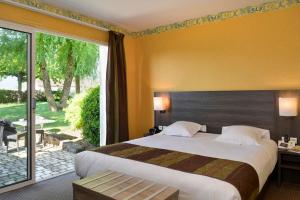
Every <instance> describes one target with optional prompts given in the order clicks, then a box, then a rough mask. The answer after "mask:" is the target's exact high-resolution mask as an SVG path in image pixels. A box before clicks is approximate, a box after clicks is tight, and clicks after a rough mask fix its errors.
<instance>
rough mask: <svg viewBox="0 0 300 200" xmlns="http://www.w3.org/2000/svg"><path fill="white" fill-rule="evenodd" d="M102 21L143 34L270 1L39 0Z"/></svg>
mask: <svg viewBox="0 0 300 200" xmlns="http://www.w3.org/2000/svg"><path fill="white" fill-rule="evenodd" d="M41 1H42V2H45V3H48V4H51V5H54V6H56V7H61V8H64V9H68V10H72V11H76V12H78V13H81V14H83V15H86V16H89V17H93V18H96V19H99V20H103V21H105V22H108V23H112V24H115V25H118V26H120V27H123V28H125V29H127V30H129V31H142V30H145V29H147V28H154V27H156V26H160V25H166V24H171V23H174V22H181V21H184V20H186V19H192V18H198V17H202V16H205V15H208V14H217V13H219V12H222V11H230V10H234V9H237V8H243V7H247V6H251V5H258V4H261V3H265V2H269V1H270V0H41Z"/></svg>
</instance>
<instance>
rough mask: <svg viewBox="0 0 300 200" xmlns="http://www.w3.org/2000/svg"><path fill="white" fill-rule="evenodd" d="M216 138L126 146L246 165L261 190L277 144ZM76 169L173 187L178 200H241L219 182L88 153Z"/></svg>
mask: <svg viewBox="0 0 300 200" xmlns="http://www.w3.org/2000/svg"><path fill="white" fill-rule="evenodd" d="M217 136H218V135H217V134H209V133H198V134H196V135H195V136H194V137H191V138H188V137H175V136H166V135H154V136H148V137H144V138H140V139H136V140H131V141H128V143H132V144H137V145H142V146H148V147H156V148H162V149H170V150H176V151H181V152H187V153H193V154H199V155H203V156H210V157H216V158H224V159H230V160H236V161H242V162H245V163H248V164H250V165H251V166H253V167H254V168H255V170H256V172H257V174H258V176H259V183H260V189H261V188H262V187H263V185H264V184H265V182H266V180H267V178H268V176H269V175H270V174H271V172H272V171H273V169H274V167H275V164H276V161H277V146H276V143H275V142H274V141H271V140H264V141H263V143H262V144H261V145H259V146H255V145H253V146H252V145H251V146H250V145H249V146H240V145H236V144H226V143H221V142H217V141H215V140H214V139H215V138H216V137H217ZM75 168H76V173H77V175H79V176H81V177H86V176H89V175H92V174H94V173H96V172H97V171H103V170H108V169H110V170H114V171H118V172H123V173H126V174H128V175H132V176H136V177H140V178H144V179H147V180H152V181H155V182H158V183H162V184H165V185H169V186H173V187H176V188H178V189H179V190H180V193H179V199H180V200H187V199H189V200H212V199H213V200H234V199H241V197H240V194H239V192H238V190H237V189H236V188H235V187H234V186H232V185H231V184H229V183H227V182H224V181H221V180H217V179H214V178H210V177H206V176H201V175H195V174H190V173H185V172H181V171H177V170H172V169H168V168H164V167H160V166H156V165H151V164H147V163H142V162H137V161H133V160H128V159H123V158H118V157H113V156H109V155H105V154H101V153H96V152H91V151H84V152H81V153H79V154H77V155H76V158H75Z"/></svg>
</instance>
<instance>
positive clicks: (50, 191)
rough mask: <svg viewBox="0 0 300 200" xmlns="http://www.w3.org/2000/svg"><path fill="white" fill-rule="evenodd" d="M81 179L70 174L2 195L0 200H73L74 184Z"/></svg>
mask: <svg viewBox="0 0 300 200" xmlns="http://www.w3.org/2000/svg"><path fill="white" fill-rule="evenodd" d="M78 178H79V177H78V176H76V174H75V173H74V172H73V173H69V174H65V175H62V176H59V177H56V178H53V179H49V180H46V181H42V182H39V183H36V184H34V185H31V186H27V187H24V188H21V189H18V190H15V191H11V192H7V193H4V194H1V195H0V200H72V199H73V192H72V182H73V181H74V180H76V179H78Z"/></svg>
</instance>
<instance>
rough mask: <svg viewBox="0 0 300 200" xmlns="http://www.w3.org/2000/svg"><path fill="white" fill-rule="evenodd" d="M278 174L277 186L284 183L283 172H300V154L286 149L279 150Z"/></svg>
mask: <svg viewBox="0 0 300 200" xmlns="http://www.w3.org/2000/svg"><path fill="white" fill-rule="evenodd" d="M277 163H278V173H277V184H278V186H280V185H281V181H282V170H284V169H290V170H298V171H300V154H299V153H295V152H291V151H288V150H285V149H278V161H277Z"/></svg>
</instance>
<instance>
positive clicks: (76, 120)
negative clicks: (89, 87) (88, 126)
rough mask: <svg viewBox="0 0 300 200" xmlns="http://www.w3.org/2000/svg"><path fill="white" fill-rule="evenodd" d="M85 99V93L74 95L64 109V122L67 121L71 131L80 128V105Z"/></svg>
mask: <svg viewBox="0 0 300 200" xmlns="http://www.w3.org/2000/svg"><path fill="white" fill-rule="evenodd" d="M85 97H86V93H81V94H76V95H75V96H74V98H72V99H71V100H69V102H68V104H69V106H68V107H67V108H65V112H66V115H65V120H66V121H68V122H69V123H70V125H71V128H72V129H73V130H75V129H81V128H82V118H81V113H82V104H83V100H84V98H85Z"/></svg>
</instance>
